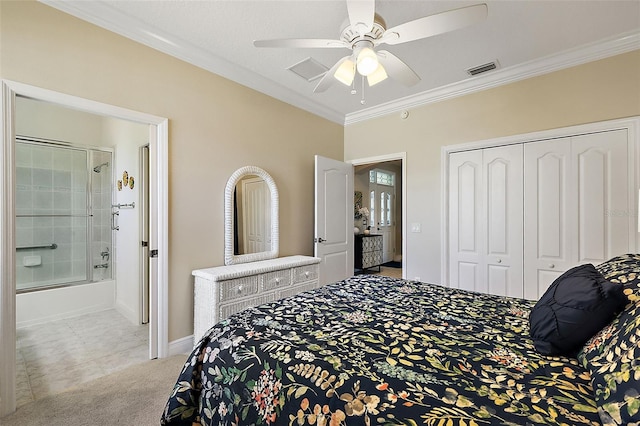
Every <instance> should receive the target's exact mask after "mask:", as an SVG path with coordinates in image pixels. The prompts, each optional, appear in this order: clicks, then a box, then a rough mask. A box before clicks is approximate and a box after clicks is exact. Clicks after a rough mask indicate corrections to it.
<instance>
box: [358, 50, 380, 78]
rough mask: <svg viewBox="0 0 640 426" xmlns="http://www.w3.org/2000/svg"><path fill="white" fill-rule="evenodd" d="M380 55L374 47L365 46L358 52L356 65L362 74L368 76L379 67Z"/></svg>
mask: <svg viewBox="0 0 640 426" xmlns="http://www.w3.org/2000/svg"><path fill="white" fill-rule="evenodd" d="M378 65H379V62H378V55H376V52H374V51H373V49H371V48H369V47H365V48H363V49H361V50H360V52H358V58H357V59H356V67H357V69H358V72H359V73H360V74H361V75H364V76H368V75H369V74H371V73H373V72H374V71H375V70H376V69H377V68H378Z"/></svg>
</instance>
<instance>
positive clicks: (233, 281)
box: [192, 256, 320, 344]
mask: <svg viewBox="0 0 640 426" xmlns="http://www.w3.org/2000/svg"><path fill="white" fill-rule="evenodd" d="M319 263H320V259H319V258H317V257H310V256H287V257H279V258H276V259H270V260H262V261H259V262H250V263H241V264H238V265H228V266H217V267H214V268H207V269H196V270H194V271H193V272H192V274H193V276H194V277H195V287H194V307H193V309H194V312H193V339H194V344H195V343H197V342H198V340H200V338H201V337H202V336H203V335H204V333H205V332H206V331H207V330H208V329H209V328H211V327H212V326H213V325H215V324H216V323H217V322H218V321H220V320H222V319H224V318H227V317H228V316H230V315H232V314H235V313H236V312H239V311H241V310H243V309H246V308H249V307H252V306H257V305H261V304H263V303H267V302H272V301H274V300H278V299H282V298H284V297H288V296H293V295H294V294H297V293H300V292H303V291H306V290H312V289H314V288H318V287H319V284H318V283H319V282H318V264H319Z"/></svg>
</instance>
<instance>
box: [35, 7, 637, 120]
mask: <svg viewBox="0 0 640 426" xmlns="http://www.w3.org/2000/svg"><path fill="white" fill-rule="evenodd" d="M39 1H40V2H41V3H43V4H46V5H48V6H51V7H53V8H55V9H58V10H60V11H62V12H65V13H68V14H70V15H73V16H75V17H77V18H79V19H82V20H84V21H87V22H90V23H92V24H95V25H97V26H99V27H102V28H105V29H107V30H109V31H112V32H115V33H117V34H120V35H122V36H124V37H127V38H129V39H131V40H134V41H136V42H138V43H141V44H144V45H146V46H148V47H150V48H152V49H155V50H159V51H161V52H163V53H166V54H167V55H170V56H173V57H175V58H178V59H181V60H183V61H185V62H188V63H190V64H193V65H195V66H197V67H200V68H202V69H205V70H207V71H210V72H212V73H214V74H217V75H219V76H221V77H224V78H226V79H228V80H231V81H234V82H236V83H238V84H241V85H243V86H246V87H249V88H251V89H253V90H256V91H258V92H261V93H264V94H266V95H268V96H271V97H273V98H275V99H277V100H280V101H282V102H285V103H288V104H290V105H293V106H294V107H297V108H300V109H302V110H305V111H307V112H309V113H311V114H315V115H318V116H320V117H322V118H325V119H327V120H329V121H332V122H334V123H337V124H341V125H344V126H347V125H350V124H354V123H358V122H361V121H366V120H371V119H374V118H377V117H381V116H385V115H388V114H392V113H397V112H399V111H402V110H406V109H410V108H417V107H420V106H423V105H428V104H431V103H435V102H440V101H443V100H447V99H452V98H456V97H459V96H464V95H468V94H471V93H476V92H480V91H482V90H486V89H491V88H494V87H498V86H502V85H505V84H509V83H514V82H516V81H520V80H525V79H527V78H531V77H536V76H540V75H544V74H548V73H551V72H554V71H559V70H562V69H565V68H570V67H573V66H576V65H581V64H585V63H587V62H592V61H596V60H599V59H605V58H608V57H610V56H615V55H619V54H622V53H626V52H630V51H633V50H638V49H640V30H637V31H632V32H629V33H625V34H622V35H618V36H615V37H612V38H609V39H605V40H602V41H599V42H595V43H591V44H587V45H584V46H580V47H577V48H574V49H569V50H566V51H564V52H559V53H557V54H553V55H549V56H547V57H545V58H542V59H537V60H533V61H529V62H526V63H524V64H520V65H515V66H512V67H508V68H502V69H498V70H495V71H492V72H490V73H487V74H481V75H479V76H476V77H471V78H468V79H466V80H462V81H459V82H456V83H452V84H449V85H446V86H442V87H438V88H435V89H432V90H427V91H425V92H421V93H417V94H415V95H411V96H406V97H404V98H400V99H396V100H393V101H390V102H386V103H383V104H379V105H376V106H373V107H370V108H366V109H362V110H359V111H356V112H353V113H348V114H346V115H343V114H342V113H340V112H339V111H337V110H335V109H332V108H329V107H326V106H324V105H320V104H318V103H317V102H314V101H313V100H311V99H310V98H308V97H305V96H303V95H300V94H299V93H297V92H295V91H293V90H291V89H289V88H287V87H285V86H283V85H280V84H278V83H274V82H273V81H271V80H268V79H266V78H264V77H263V76H262V75H260V74H259V73H257V72H255V71H252V70H250V69H246V68H243V67H240V66H238V65H236V64H233V63H231V62H229V61H227V60H226V59H223V58H221V57H219V56H216V55H213V54H211V53H210V52H207V51H204V50H203V49H200V48H198V47H196V46H194V45H193V44H191V43H189V42H188V41H186V40H183V39H179V38H176V37H167V36H165V35H164V34H163V35H160V34H159V33H157V32H156V30H155V29H154V28H152V27H150V26H148V25H145V24H144V23H142V22H140V21H139V20H137V19H135V18H132V17H130V16H128V15H126V14H123V13H121V12H119V11H118V10H116V9H114V8H112V7H110V6H109V5H108V4H106V3H104V2H102V1H99V0H94V1H91V8H90V12H88V11H87V7H86V4H84V5H83V3H85V2H70V1H60V0H39Z"/></svg>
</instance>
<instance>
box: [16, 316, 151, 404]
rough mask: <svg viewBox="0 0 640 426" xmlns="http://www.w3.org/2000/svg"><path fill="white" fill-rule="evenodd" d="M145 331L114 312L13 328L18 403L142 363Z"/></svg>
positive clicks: (146, 349) (145, 356)
mask: <svg viewBox="0 0 640 426" xmlns="http://www.w3.org/2000/svg"><path fill="white" fill-rule="evenodd" d="M148 333H149V326H148V325H134V324H131V323H130V322H129V321H128V320H127V319H126V318H124V317H123V316H122V315H120V314H119V313H118V312H117V311H115V310H109V311H103V312H98V313H95V314H88V315H82V316H78V317H74V318H70V319H64V320H59V321H53V322H50V323H47V324H42V325H38V326H31V327H25V328H21V329H20V330H17V350H16V362H17V365H16V373H17V379H18V380H17V384H18V386H17V389H16V390H17V394H16V397H17V399H18V404H19V405H24V404H25V403H28V402H31V401H32V400H35V399H39V398H42V397H44V396H47V395H49V394H51V393H55V392H59V391H62V390H65V389H67V388H69V387H72V386H75V385H77V384H79V383H83V382H86V381H89V380H93V379H96V378H98V377H101V376H104V375H106V374H109V373H111V372H113V371H116V370H119V369H121V368H124V367H128V366H130V365H134V364H136V363H139V362H143V361H145V360H147V359H148V356H149V355H148V352H149V338H148Z"/></svg>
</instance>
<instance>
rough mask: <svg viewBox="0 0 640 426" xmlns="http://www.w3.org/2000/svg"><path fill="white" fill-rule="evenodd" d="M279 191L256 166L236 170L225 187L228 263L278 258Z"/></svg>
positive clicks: (271, 180)
mask: <svg viewBox="0 0 640 426" xmlns="http://www.w3.org/2000/svg"><path fill="white" fill-rule="evenodd" d="M278 241H279V236H278V190H277V188H276V185H275V182H274V181H273V179H272V178H271V176H270V175H269V174H268V173H267V172H266V171H264V170H262V169H261V168H259V167H255V166H246V167H242V168H240V169H238V170H236V171H235V172H234V174H233V175H232V176H231V177H230V178H229V181H228V182H227V187H226V189H225V265H235V264H239V263H247V262H255V261H258V260H265V259H273V258H276V257H278Z"/></svg>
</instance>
